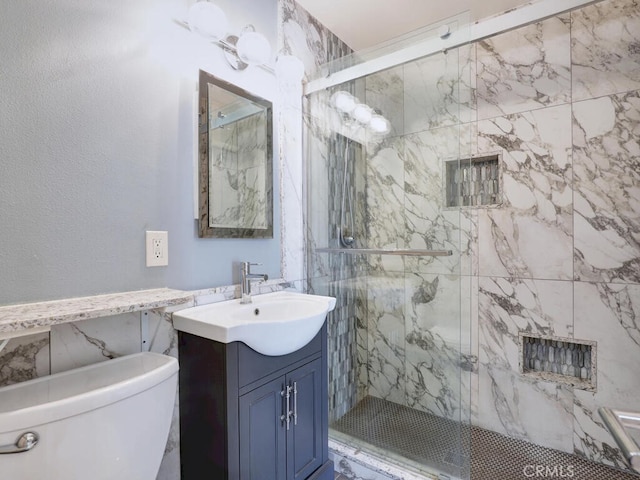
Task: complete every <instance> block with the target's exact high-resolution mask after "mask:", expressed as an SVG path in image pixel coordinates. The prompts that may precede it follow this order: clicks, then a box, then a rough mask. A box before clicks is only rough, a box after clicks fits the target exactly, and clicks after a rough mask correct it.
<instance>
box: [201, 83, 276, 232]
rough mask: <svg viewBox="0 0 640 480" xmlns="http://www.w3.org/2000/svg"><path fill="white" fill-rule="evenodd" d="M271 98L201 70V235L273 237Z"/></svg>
mask: <svg viewBox="0 0 640 480" xmlns="http://www.w3.org/2000/svg"><path fill="white" fill-rule="evenodd" d="M272 125H273V108H272V105H271V102H269V101H267V100H265V99H263V98H260V97H257V96H255V95H253V94H251V93H248V92H246V91H244V90H243V89H241V88H238V87H236V86H235V85H232V84H230V83H228V82H225V81H223V80H220V79H218V78H216V77H214V76H213V75H211V74H209V73H207V72H204V71H202V70H200V78H199V107H198V152H199V153H198V156H199V160H198V184H199V192H198V196H199V218H198V235H199V236H200V237H209V238H211V237H213V238H273V127H272Z"/></svg>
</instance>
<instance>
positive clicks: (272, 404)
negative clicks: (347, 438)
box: [239, 358, 323, 480]
mask: <svg viewBox="0 0 640 480" xmlns="http://www.w3.org/2000/svg"><path fill="white" fill-rule="evenodd" d="M321 366H322V362H321V361H320V359H319V358H318V359H316V360H314V361H312V362H310V363H307V364H305V365H303V366H301V367H299V368H297V369H295V370H292V371H291V372H289V373H287V374H286V375H285V376H283V377H279V378H277V379H276V380H273V381H271V382H269V383H266V384H264V385H262V386H260V387H258V388H256V389H255V390H252V391H250V392H248V393H246V394H244V395H242V396H240V403H239V415H240V423H239V428H240V478H241V480H304V479H306V478H308V477H309V476H310V475H311V474H312V473H313V472H314V471H315V470H317V469H318V468H319V467H320V466H321V465H322V463H323V462H322V453H323V449H322V440H323V436H322V397H321V393H322V391H321V388H322V375H321V373H322V372H321V370H320V369H321ZM287 390H288V391H289V400H288V402H287V399H286V395H287ZM287 406H288V410H287ZM287 412H289V422H288V425H287V421H286V417H287Z"/></svg>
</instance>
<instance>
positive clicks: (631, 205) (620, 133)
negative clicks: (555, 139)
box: [573, 91, 640, 283]
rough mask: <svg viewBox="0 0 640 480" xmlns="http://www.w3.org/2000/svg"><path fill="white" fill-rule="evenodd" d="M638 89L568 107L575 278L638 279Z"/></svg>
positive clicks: (639, 214)
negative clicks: (573, 207)
mask: <svg viewBox="0 0 640 480" xmlns="http://www.w3.org/2000/svg"><path fill="white" fill-rule="evenodd" d="M639 124H640V91H634V92H629V93H625V94H618V95H612V96H604V97H600V98H597V99H593V100H586V101H583V102H577V103H575V104H574V105H573V143H574V150H573V151H574V154H573V155H574V170H575V193H574V202H575V216H574V235H575V255H574V256H575V278H576V280H585V281H606V282H623V283H627V282H628V283H640V236H639V235H638V232H639V231H640V188H638V185H640V161H639V160H638V159H639V158H640V133H639V132H638V125H639Z"/></svg>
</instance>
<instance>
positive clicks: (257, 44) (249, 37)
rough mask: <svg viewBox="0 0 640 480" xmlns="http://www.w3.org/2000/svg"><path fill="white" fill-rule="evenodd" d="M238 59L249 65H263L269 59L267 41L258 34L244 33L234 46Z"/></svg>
mask: <svg viewBox="0 0 640 480" xmlns="http://www.w3.org/2000/svg"><path fill="white" fill-rule="evenodd" d="M236 49H237V52H238V57H239V58H240V60H242V61H243V62H244V63H247V64H249V65H264V64H265V63H267V62H268V61H269V59H270V58H271V45H269V40H267V38H266V37H265V36H264V35H262V34H261V33H258V32H245V33H243V34H242V35H241V36H240V38H239V39H238V43H237V44H236Z"/></svg>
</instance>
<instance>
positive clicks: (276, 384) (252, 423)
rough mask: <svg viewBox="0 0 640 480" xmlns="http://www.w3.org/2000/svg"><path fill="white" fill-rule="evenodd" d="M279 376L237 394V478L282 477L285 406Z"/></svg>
mask: <svg viewBox="0 0 640 480" xmlns="http://www.w3.org/2000/svg"><path fill="white" fill-rule="evenodd" d="M284 389H285V379H284V377H280V378H278V379H276V380H274V381H272V382H269V383H267V384H265V385H262V386H261V387H258V388H256V389H255V390H252V391H251V392H249V393H246V394H244V395H242V396H241V397H240V400H239V402H240V403H239V410H240V411H239V416H240V425H239V430H240V432H239V433H240V439H239V440H240V442H239V443H240V445H239V446H240V479H241V480H283V479H285V478H286V468H287V464H286V433H287V432H286V429H285V427H284V422H283V420H281V416H282V415H283V414H284V411H285V408H284V403H283V396H282V393H281V392H282V391H283V390H284Z"/></svg>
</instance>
